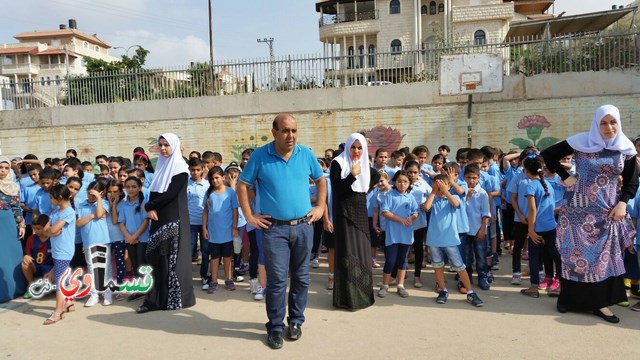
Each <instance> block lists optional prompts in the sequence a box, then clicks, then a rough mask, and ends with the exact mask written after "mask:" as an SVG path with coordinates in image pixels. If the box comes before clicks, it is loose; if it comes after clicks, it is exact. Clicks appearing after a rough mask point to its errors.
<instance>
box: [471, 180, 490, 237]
mask: <svg viewBox="0 0 640 360" xmlns="http://www.w3.org/2000/svg"><path fill="white" fill-rule="evenodd" d="M474 190H475V192H474V193H473V195H472V196H471V197H469V201H468V202H467V219H469V231H468V232H467V234H469V235H471V236H476V234H477V233H478V231H480V227H481V226H482V218H484V217H488V218H491V210H490V209H489V194H487V192H486V191H485V190H484V189H483V188H482V187H481V186H480V184H478V185H476V187H475V188H474ZM485 230H486V229H485ZM480 240H484V239H480Z"/></svg>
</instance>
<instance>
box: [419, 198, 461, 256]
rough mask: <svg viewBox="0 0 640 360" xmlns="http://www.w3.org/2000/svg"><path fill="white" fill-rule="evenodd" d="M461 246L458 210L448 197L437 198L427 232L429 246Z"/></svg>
mask: <svg viewBox="0 0 640 360" xmlns="http://www.w3.org/2000/svg"><path fill="white" fill-rule="evenodd" d="M458 245H460V236H459V235H458V225H457V224H456V208H455V207H454V206H453V205H451V203H450V202H449V200H448V199H447V198H446V197H443V198H441V197H439V196H437V195H436V197H435V198H434V199H433V204H432V205H431V219H430V220H429V229H428V230H427V246H433V247H450V246H458Z"/></svg>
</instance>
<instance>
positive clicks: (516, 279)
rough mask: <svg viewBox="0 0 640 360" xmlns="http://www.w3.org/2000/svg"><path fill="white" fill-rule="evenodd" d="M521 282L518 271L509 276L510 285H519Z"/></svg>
mask: <svg viewBox="0 0 640 360" xmlns="http://www.w3.org/2000/svg"><path fill="white" fill-rule="evenodd" d="M520 284H522V278H521V277H520V274H519V273H514V274H513V276H512V277H511V285H520Z"/></svg>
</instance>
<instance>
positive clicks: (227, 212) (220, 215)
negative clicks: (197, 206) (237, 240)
mask: <svg viewBox="0 0 640 360" xmlns="http://www.w3.org/2000/svg"><path fill="white" fill-rule="evenodd" d="M205 201H207V202H208V204H209V211H208V215H209V217H208V219H207V231H209V242H210V243H212V244H224V243H228V242H230V241H232V240H233V237H232V236H231V230H232V226H233V209H237V208H238V197H237V196H236V192H235V191H233V189H231V188H229V187H228V188H227V189H226V190H225V191H224V192H223V193H222V194H216V192H215V191H211V194H210V195H209V198H208V199H206V200H205Z"/></svg>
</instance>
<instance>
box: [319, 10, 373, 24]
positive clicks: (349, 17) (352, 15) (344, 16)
mask: <svg viewBox="0 0 640 360" xmlns="http://www.w3.org/2000/svg"><path fill="white" fill-rule="evenodd" d="M378 15H379V10H367V11H357V12H348V13H340V14H322V15H321V16H320V20H319V23H320V26H325V25H333V24H340V23H345V22H352V21H363V20H376V19H378Z"/></svg>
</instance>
